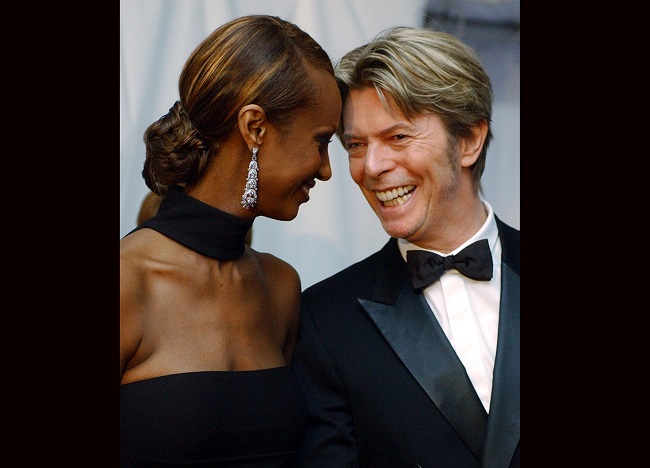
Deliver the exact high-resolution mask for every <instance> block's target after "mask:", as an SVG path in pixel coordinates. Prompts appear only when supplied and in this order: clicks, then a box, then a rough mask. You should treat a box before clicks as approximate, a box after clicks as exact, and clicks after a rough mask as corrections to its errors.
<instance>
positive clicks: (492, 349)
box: [398, 200, 501, 412]
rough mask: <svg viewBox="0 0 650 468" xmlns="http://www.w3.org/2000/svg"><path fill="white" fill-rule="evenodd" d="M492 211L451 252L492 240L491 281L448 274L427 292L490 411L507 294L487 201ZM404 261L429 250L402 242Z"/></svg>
mask: <svg viewBox="0 0 650 468" xmlns="http://www.w3.org/2000/svg"><path fill="white" fill-rule="evenodd" d="M482 201H483V204H484V205H485V208H486V210H487V212H488V216H487V219H486V221H485V223H484V224H483V226H481V228H480V229H479V230H478V232H476V234H474V235H473V236H472V237H471V238H469V239H468V240H467V242H465V243H464V244H462V245H460V246H458V248H456V249H455V250H453V251H452V252H450V253H449V254H443V253H441V252H436V251H435V250H431V252H435V253H437V254H438V255H442V256H446V255H450V254H451V255H453V254H456V253H458V252H460V251H461V250H463V249H464V248H465V247H467V246H468V245H469V244H471V243H473V242H475V241H477V240H480V239H487V240H488V243H489V244H490V250H491V251H492V264H493V275H492V279H491V280H490V281H476V280H473V279H470V278H467V277H465V276H463V275H461V274H460V273H459V272H458V271H456V270H447V271H445V272H444V273H443V275H442V276H441V277H440V280H439V281H435V282H434V283H432V284H431V285H429V286H428V287H426V288H425V289H424V291H423V293H424V296H425V298H426V300H427V302H428V304H429V306H430V307H431V310H432V311H433V314H434V315H435V317H436V319H437V320H438V323H439V324H440V327H441V328H442V329H443V330H444V332H445V334H446V335H447V338H448V339H449V342H450V343H451V345H452V346H453V348H454V349H455V350H456V354H458V357H459V358H460V360H461V362H462V363H463V365H464V366H465V370H466V371H467V375H468V376H469V379H470V380H471V381H472V385H474V388H475V389H476V393H477V394H478V396H479V398H480V399H481V402H482V403H483V406H484V407H485V410H486V411H488V412H489V411H490V397H491V393H492V372H493V370H494V356H495V354H496V347H497V332H498V327H499V303H500V296H501V294H500V290H501V243H500V242H499V232H498V229H497V225H496V220H495V219H494V212H493V210H492V206H491V205H490V204H489V203H487V202H486V201H485V200H482ZM398 245H399V249H400V252H401V253H402V257H403V258H404V260H405V261H406V252H407V251H408V250H426V249H422V248H420V247H418V246H417V245H414V244H411V243H410V242H408V241H406V240H404V239H398Z"/></svg>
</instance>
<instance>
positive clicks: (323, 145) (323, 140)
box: [318, 137, 332, 152]
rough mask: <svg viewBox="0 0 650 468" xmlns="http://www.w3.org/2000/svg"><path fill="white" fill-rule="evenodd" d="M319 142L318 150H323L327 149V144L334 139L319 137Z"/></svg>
mask: <svg viewBox="0 0 650 468" xmlns="http://www.w3.org/2000/svg"><path fill="white" fill-rule="evenodd" d="M318 142H319V145H318V150H319V151H321V152H323V151H324V150H326V149H327V145H329V144H330V143H331V142H332V139H331V138H330V137H325V138H319V139H318Z"/></svg>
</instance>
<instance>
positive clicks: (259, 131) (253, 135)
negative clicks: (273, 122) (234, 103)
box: [238, 104, 267, 150]
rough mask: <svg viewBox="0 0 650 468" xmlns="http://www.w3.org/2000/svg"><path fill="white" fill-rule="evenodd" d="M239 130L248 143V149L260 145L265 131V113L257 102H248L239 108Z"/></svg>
mask: <svg viewBox="0 0 650 468" xmlns="http://www.w3.org/2000/svg"><path fill="white" fill-rule="evenodd" d="M238 123H239V132H240V133H241V135H242V137H243V138H244V141H245V142H246V144H247V145H248V149H249V150H250V149H252V148H253V146H260V145H261V144H262V140H263V139H264V133H265V132H266V125H267V121H266V113H265V112H264V109H262V108H261V107H260V106H258V105H257V104H248V105H246V106H244V107H242V108H241V109H240V110H239V115H238Z"/></svg>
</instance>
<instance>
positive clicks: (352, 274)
mask: <svg viewBox="0 0 650 468" xmlns="http://www.w3.org/2000/svg"><path fill="white" fill-rule="evenodd" d="M392 243H395V240H394V239H390V240H389V241H388V242H387V243H386V244H385V245H384V247H382V248H381V249H380V250H378V251H376V252H374V253H372V254H370V255H368V256H367V257H365V258H364V259H362V260H359V261H357V262H355V263H353V264H351V265H349V266H347V267H345V268H344V269H342V270H340V271H338V272H336V273H334V274H333V275H331V276H329V277H327V278H325V279H323V280H321V281H319V282H317V283H315V284H313V285H311V286H310V287H308V288H307V289H305V291H304V292H303V296H309V295H319V294H327V293H331V292H333V291H339V292H340V291H342V290H359V289H363V288H365V287H367V286H368V283H369V282H372V281H374V277H375V274H376V272H377V268H378V266H377V265H378V264H380V263H381V262H382V261H383V260H382V259H384V258H385V257H386V256H387V255H388V254H389V251H390V249H391V248H392V246H391V244H392Z"/></svg>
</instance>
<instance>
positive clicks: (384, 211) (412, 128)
mask: <svg viewBox="0 0 650 468" xmlns="http://www.w3.org/2000/svg"><path fill="white" fill-rule="evenodd" d="M387 98H388V102H389V104H390V107H391V110H390V111H389V110H387V109H386V108H385V107H384V105H383V104H382V102H381V100H380V98H379V96H378V95H377V92H376V91H375V89H374V88H372V87H369V88H364V89H361V90H352V91H350V93H349V95H348V97H347V100H346V102H345V104H344V108H343V123H344V125H345V134H344V140H343V146H344V147H345V148H346V150H347V151H348V156H349V165H350V166H349V169H350V175H351V176H352V179H353V180H354V181H355V182H356V184H357V185H358V186H359V188H361V191H362V192H363V194H364V196H365V197H366V200H367V201H368V203H369V204H370V206H371V207H372V209H373V210H374V212H375V214H376V215H377V216H378V217H379V220H380V221H381V224H382V226H383V228H384V230H385V231H386V232H387V233H388V234H389V235H390V236H392V237H399V238H404V239H407V240H409V241H410V242H417V241H421V240H423V239H426V238H427V236H430V235H431V234H432V230H434V231H435V229H440V228H441V227H443V226H444V224H445V217H446V216H447V214H446V213H447V212H448V211H449V210H450V209H453V206H454V203H455V200H456V199H457V198H458V190H459V189H458V187H459V183H460V182H459V173H460V171H461V168H460V165H459V164H460V163H459V162H458V158H456V157H454V154H455V148H449V143H448V139H447V135H446V133H445V127H444V125H443V122H442V120H441V119H440V118H439V117H438V116H436V115H433V114H431V115H421V116H418V117H416V118H415V119H413V120H411V121H409V120H408V119H406V117H404V115H403V114H402V113H401V112H400V111H399V110H398V109H397V107H396V106H395V104H394V101H393V99H392V98H391V97H390V96H387Z"/></svg>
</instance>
